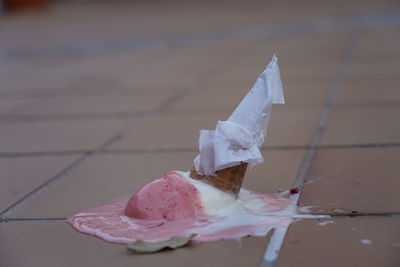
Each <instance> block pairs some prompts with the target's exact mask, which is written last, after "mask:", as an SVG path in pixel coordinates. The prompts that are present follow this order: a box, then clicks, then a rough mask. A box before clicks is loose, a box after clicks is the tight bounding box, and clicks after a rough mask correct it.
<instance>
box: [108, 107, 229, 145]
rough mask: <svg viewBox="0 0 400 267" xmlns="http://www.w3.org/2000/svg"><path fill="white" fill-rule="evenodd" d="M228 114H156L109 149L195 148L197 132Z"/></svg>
mask: <svg viewBox="0 0 400 267" xmlns="http://www.w3.org/2000/svg"><path fill="white" fill-rule="evenodd" d="M227 116H228V114H227V112H218V113H216V112H213V113H200V114H185V113H182V114H170V115H159V116H158V117H156V118H154V119H153V120H151V121H149V122H147V123H146V124H145V125H143V126H142V127H141V128H139V129H137V130H135V131H133V132H131V133H130V134H128V135H127V136H125V137H124V138H123V139H121V140H119V141H117V142H116V143H115V144H113V145H112V146H110V147H109V149H111V150H112V149H122V150H123V149H178V148H197V147H198V137H199V131H200V130H201V129H202V128H204V129H212V128H215V124H216V122H217V121H218V119H221V120H223V119H225V118H226V117H227Z"/></svg>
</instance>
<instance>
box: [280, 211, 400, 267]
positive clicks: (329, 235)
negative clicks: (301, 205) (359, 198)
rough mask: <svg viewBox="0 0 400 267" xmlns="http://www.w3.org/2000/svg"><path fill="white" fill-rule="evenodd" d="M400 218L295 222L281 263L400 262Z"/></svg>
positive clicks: (367, 266)
mask: <svg viewBox="0 0 400 267" xmlns="http://www.w3.org/2000/svg"><path fill="white" fill-rule="evenodd" d="M399 223H400V218H397V217H357V218H335V219H323V220H317V219H312V220H302V221H299V222H296V223H294V224H292V225H291V226H290V228H289V231H288V234H287V236H286V239H285V243H284V245H283V249H282V251H281V253H280V256H279V259H278V264H277V266H278V267H289V266H298V267H303V266H304V267H306V266H307V267H309V266H326V267H331V266H332V267H336V266H363V267H364V266H365V267H375V266H387V267H391V266H393V267H395V266H399V262H400V256H399V255H400V230H399V227H398V226H399Z"/></svg>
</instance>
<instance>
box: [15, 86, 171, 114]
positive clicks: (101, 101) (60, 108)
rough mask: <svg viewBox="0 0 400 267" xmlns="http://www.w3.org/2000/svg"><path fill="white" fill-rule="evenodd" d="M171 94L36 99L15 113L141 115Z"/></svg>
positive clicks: (62, 96)
mask: <svg viewBox="0 0 400 267" xmlns="http://www.w3.org/2000/svg"><path fill="white" fill-rule="evenodd" d="M172 94H173V92H163V91H161V92H158V93H153V94H146V93H142V94H139V93H138V94H128V95H123V94H117V95H96V94H94V95H84V96H71V95H70V96H65V95H60V96H55V97H45V98H40V99H38V98H35V100H36V102H35V103H32V104H31V105H26V106H24V107H23V108H20V109H18V110H15V111H14V112H13V114H14V115H15V114H16V115H52V114H63V115H68V114H111V113H132V114H135V113H136V114H143V113H145V112H148V111H151V110H154V109H156V108H157V107H159V106H160V105H161V104H162V103H163V102H164V101H166V100H167V99H168V98H169V97H171V96H172Z"/></svg>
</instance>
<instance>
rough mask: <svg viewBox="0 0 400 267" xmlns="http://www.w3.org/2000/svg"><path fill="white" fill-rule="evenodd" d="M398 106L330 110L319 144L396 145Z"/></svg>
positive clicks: (398, 125)
mask: <svg viewBox="0 0 400 267" xmlns="http://www.w3.org/2000/svg"><path fill="white" fill-rule="evenodd" d="M399 112H400V105H394V106H391V105H387V106H385V105H383V106H371V107H368V106H367V107H358V108H357V107H356V108H352V107H348V108H334V109H333V111H332V113H331V115H330V118H329V120H328V125H327V127H326V129H325V132H324V134H323V135H322V139H321V144H324V145H343V144H362V143H369V144H371V143H397V142H399V141H400V124H398V123H396V122H397V120H398V119H397V114H399Z"/></svg>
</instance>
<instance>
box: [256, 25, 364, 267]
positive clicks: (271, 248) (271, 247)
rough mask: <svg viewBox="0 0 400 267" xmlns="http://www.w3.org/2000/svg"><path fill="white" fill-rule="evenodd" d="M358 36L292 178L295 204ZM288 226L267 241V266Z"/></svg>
mask: <svg viewBox="0 0 400 267" xmlns="http://www.w3.org/2000/svg"><path fill="white" fill-rule="evenodd" d="M360 36H361V29H357V31H355V32H354V34H353V36H352V38H351V39H350V40H349V43H348V44H347V46H346V47H345V49H344V55H343V59H342V63H341V64H340V66H339V69H338V71H337V73H336V75H335V79H334V80H333V82H332V85H331V87H330V89H329V91H328V96H327V98H326V101H325V105H324V108H323V110H322V113H321V116H320V119H319V121H318V124H317V127H316V129H315V131H314V134H313V137H312V139H311V142H310V147H309V149H308V150H307V152H306V154H305V156H304V158H303V161H302V163H301V165H300V169H299V172H298V174H297V176H296V178H295V180H294V183H293V188H299V189H300V194H297V195H293V198H292V201H293V202H294V204H296V205H297V203H298V201H299V197H300V195H301V189H302V187H303V185H304V182H305V179H306V177H307V175H308V173H309V171H310V168H311V164H312V161H313V160H314V157H315V153H316V150H317V146H318V143H319V141H320V139H321V137H322V134H323V132H324V130H325V127H326V125H327V122H328V119H329V115H330V113H331V110H332V106H333V103H334V101H335V99H336V96H337V94H338V92H339V89H340V87H341V84H342V82H343V79H344V77H345V75H346V74H347V72H348V70H349V68H350V64H351V60H352V56H353V53H354V50H355V47H356V46H357V44H358V42H359V40H360ZM289 226H290V224H288V225H287V227H284V229H280V231H279V232H276V235H277V237H276V238H274V235H275V232H274V234H273V235H272V237H271V241H270V242H269V244H268V246H267V249H266V251H265V254H264V262H265V263H266V264H267V266H274V265H275V263H276V260H277V259H278V257H279V253H280V250H281V248H282V246H283V243H284V240H285V237H286V234H287V231H288V229H289Z"/></svg>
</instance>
